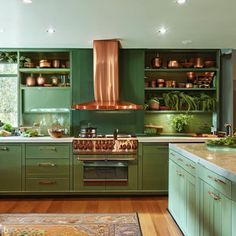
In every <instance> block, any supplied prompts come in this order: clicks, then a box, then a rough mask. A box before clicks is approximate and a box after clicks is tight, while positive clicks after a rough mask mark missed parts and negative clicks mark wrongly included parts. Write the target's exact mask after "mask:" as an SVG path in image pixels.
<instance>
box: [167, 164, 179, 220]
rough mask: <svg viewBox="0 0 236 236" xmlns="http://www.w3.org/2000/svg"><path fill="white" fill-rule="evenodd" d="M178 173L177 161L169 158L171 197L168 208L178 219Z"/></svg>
mask: <svg viewBox="0 0 236 236" xmlns="http://www.w3.org/2000/svg"><path fill="white" fill-rule="evenodd" d="M178 191H179V190H178V175H177V164H175V162H173V161H171V160H169V191H168V194H169V197H168V209H169V211H170V213H171V214H172V216H173V217H174V218H175V219H176V221H177V219H178V217H179V214H178V208H179V206H178V203H177V201H178V198H177V193H178Z"/></svg>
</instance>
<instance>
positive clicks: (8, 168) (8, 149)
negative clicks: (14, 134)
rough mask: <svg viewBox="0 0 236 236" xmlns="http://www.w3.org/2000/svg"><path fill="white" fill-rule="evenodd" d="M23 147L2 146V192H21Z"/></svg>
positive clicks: (16, 145) (0, 164)
mask: <svg viewBox="0 0 236 236" xmlns="http://www.w3.org/2000/svg"><path fill="white" fill-rule="evenodd" d="M21 165H22V146H21V145H20V144H0V191H9V192H10V191H21V177H22V167H21Z"/></svg>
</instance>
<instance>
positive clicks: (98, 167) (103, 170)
mask: <svg viewBox="0 0 236 236" xmlns="http://www.w3.org/2000/svg"><path fill="white" fill-rule="evenodd" d="M83 182H128V161H84V163H83Z"/></svg>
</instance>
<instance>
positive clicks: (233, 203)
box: [232, 201, 236, 235]
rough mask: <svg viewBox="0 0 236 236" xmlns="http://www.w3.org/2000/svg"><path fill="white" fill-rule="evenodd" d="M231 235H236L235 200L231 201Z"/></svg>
mask: <svg viewBox="0 0 236 236" xmlns="http://www.w3.org/2000/svg"><path fill="white" fill-rule="evenodd" d="M232 216H233V217H232V226H233V228H232V235H236V223H235V222H236V201H232Z"/></svg>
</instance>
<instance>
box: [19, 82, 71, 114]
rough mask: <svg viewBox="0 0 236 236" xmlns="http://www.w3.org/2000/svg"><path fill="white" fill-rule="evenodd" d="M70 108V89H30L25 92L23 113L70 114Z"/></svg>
mask: <svg viewBox="0 0 236 236" xmlns="http://www.w3.org/2000/svg"><path fill="white" fill-rule="evenodd" d="M70 107H71V89H70V88H69V87H67V88H65V87H55V88H51V87H48V88H47V87H28V88H25V89H24V91H23V108H22V110H23V112H26V113H27V112H30V113H40V112H69V111H70Z"/></svg>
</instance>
